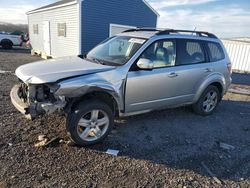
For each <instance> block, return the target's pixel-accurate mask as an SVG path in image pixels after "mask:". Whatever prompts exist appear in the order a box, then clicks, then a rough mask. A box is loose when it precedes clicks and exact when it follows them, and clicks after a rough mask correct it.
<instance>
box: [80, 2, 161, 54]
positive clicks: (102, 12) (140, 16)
mask: <svg viewBox="0 0 250 188" xmlns="http://www.w3.org/2000/svg"><path fill="white" fill-rule="evenodd" d="M81 7H82V15H81V18H82V33H81V34H82V52H83V53H86V52H87V51H89V50H90V49H92V48H93V47H94V46H95V45H96V44H98V43H99V42H100V41H103V40H104V39H106V38H107V37H109V36H110V35H109V34H110V29H112V28H111V27H110V24H117V25H126V26H132V27H133V26H135V27H156V24H157V16H158V15H157V13H156V12H155V11H153V10H152V8H151V7H150V6H149V5H148V4H147V3H146V2H145V1H142V0H101V1H100V0H85V1H83V2H82V6H81ZM124 28H125V29H126V27H124Z"/></svg>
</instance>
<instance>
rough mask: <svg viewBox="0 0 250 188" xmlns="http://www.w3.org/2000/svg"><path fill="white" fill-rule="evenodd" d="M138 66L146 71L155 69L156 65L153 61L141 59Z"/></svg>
mask: <svg viewBox="0 0 250 188" xmlns="http://www.w3.org/2000/svg"><path fill="white" fill-rule="evenodd" d="M137 66H138V67H139V68H140V69H144V70H152V69H153V67H154V64H153V62H152V61H150V60H149V59H144V58H141V59H139V61H138V62H137Z"/></svg>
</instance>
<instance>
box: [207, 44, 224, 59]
mask: <svg viewBox="0 0 250 188" xmlns="http://www.w3.org/2000/svg"><path fill="white" fill-rule="evenodd" d="M207 48H208V54H209V59H210V61H211V62H215V61H220V60H222V59H224V58H225V55H224V52H223V50H222V48H221V46H220V44H218V43H215V42H208V43H207Z"/></svg>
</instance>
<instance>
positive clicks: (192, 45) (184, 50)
mask: <svg viewBox="0 0 250 188" xmlns="http://www.w3.org/2000/svg"><path fill="white" fill-rule="evenodd" d="M203 62H205V53H204V51H203V48H202V44H201V43H200V42H199V41H192V40H179V42H178V65H190V64H196V63H203Z"/></svg>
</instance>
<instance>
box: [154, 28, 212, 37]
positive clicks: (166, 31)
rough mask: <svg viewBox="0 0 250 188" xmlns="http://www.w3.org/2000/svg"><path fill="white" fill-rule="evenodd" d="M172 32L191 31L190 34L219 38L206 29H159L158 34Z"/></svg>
mask: <svg viewBox="0 0 250 188" xmlns="http://www.w3.org/2000/svg"><path fill="white" fill-rule="evenodd" d="M171 33H190V34H196V35H198V36H200V37H210V38H217V37H216V36H215V35H214V34H212V33H209V32H205V31H191V30H176V29H167V30H162V31H159V32H158V33H157V34H156V35H170V34H171Z"/></svg>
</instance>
